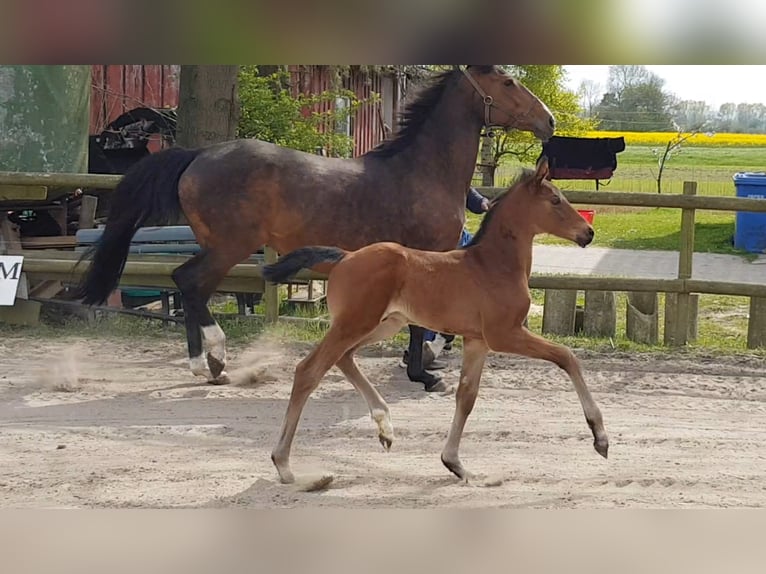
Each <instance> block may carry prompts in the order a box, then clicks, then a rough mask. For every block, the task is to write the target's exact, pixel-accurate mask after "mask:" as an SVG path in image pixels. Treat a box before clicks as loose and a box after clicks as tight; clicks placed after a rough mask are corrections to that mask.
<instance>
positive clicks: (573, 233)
mask: <svg viewBox="0 0 766 574" xmlns="http://www.w3.org/2000/svg"><path fill="white" fill-rule="evenodd" d="M547 176H548V160H547V159H546V158H541V159H540V161H539V162H538V164H537V167H536V169H535V170H534V171H533V170H525V171H524V172H523V173H522V175H521V176H520V177H519V178H518V180H517V181H516V182H515V183H514V184H513V185H512V186H511V187H510V188H509V189H508V190H507V191H506V192H504V194H503V195H501V196H500V197H498V198H497V199H496V200H495V201H493V203H492V206H491V208H490V210H489V212H488V213H487V215H486V216H485V218H484V221H483V223H482V225H481V228H480V229H479V231H478V233H477V234H476V236H475V237H474V240H473V242H472V243H471V244H470V245H469V246H467V247H466V248H463V249H458V250H454V251H448V252H434V251H420V250H415V249H409V248H407V247H403V246H401V245H399V244H396V243H375V244H373V245H369V246H367V247H363V248H362V249H359V250H357V251H352V252H348V251H343V250H341V249H337V248H333V247H308V248H302V249H298V250H295V251H293V252H292V253H289V254H288V255H286V256H284V257H282V258H281V259H280V260H279V261H278V262H277V263H275V264H272V265H269V266H267V267H266V268H265V269H264V277H265V278H266V279H267V280H269V281H274V282H280V281H285V280H286V279H288V278H289V277H291V276H292V275H294V274H295V273H296V272H297V271H299V270H300V269H302V268H311V267H314V266H317V265H320V264H321V265H322V267H323V268H324V269H327V268H328V267H330V268H331V270H330V272H329V280H328V293H327V304H328V307H329V311H330V314H331V317H332V323H331V327H330V329H329V331H328V332H327V334H326V335H325V337H324V339H323V340H322V341H321V342H320V343H319V344H318V345H317V347H316V348H315V349H314V350H313V351H312V352H311V353H310V354H309V355H308V356H307V357H306V358H305V359H303V360H302V361H301V362H300V363H299V364H298V366H297V367H296V369H295V378H294V382H293V388H292V392H291V395H290V400H289V403H288V407H287V413H286V415H285V419H284V424H283V427H282V432H281V435H280V437H279V442H278V444H277V445H276V448H275V449H274V451H273V452H272V460H273V461H274V464H275V466H276V468H277V471H278V473H279V477H280V479H281V481H282V482H284V483H291V482H293V481H294V476H293V473H292V471H291V470H290V447H291V444H292V441H293V437H294V436H295V431H296V428H297V425H298V420H299V419H300V415H301V412H302V410H303V407H304V405H305V403H306V400H307V399H308V397H309V395H310V394H311V392H312V391H313V390H314V389H315V388H316V387H317V385H318V384H319V381H320V380H321V379H322V377H323V376H324V374H325V373H326V372H327V371H328V370H329V369H330V368H331V367H332V366H333V365H336V366H337V367H338V368H339V369H340V370H341V371H342V372H343V374H344V375H345V376H346V377H347V378H348V379H349V381H351V383H352V384H353V385H354V387H355V388H356V389H357V390H358V391H359V392H360V393H361V395H362V396H363V397H364V399H365V400H366V401H367V404H368V406H369V408H370V413H371V415H372V418H373V420H374V421H375V422H376V424H377V426H378V436H379V439H380V442H381V443H382V444H383V446H384V447H385V448H386V449H388V448H390V446H391V443H392V441H393V438H394V431H393V426H392V424H391V417H390V414H389V409H388V405H387V404H386V402H385V400H384V399H383V397H381V395H380V394H379V393H378V391H377V390H376V389H375V388H374V387H373V386H372V384H371V383H370V381H369V380H368V379H367V377H365V375H364V374H362V373H361V371H359V369H358V368H357V365H356V363H355V362H354V352H355V351H356V350H357V349H358V348H360V347H362V346H363V345H367V344H370V343H372V342H375V341H380V340H382V339H386V338H388V337H391V336H392V335H394V334H395V333H397V332H398V331H399V330H400V329H401V328H402V327H403V326H404V325H407V324H408V323H411V324H416V325H421V326H424V327H427V328H428V329H431V330H434V331H436V332H441V333H453V334H456V335H462V336H463V338H464V346H463V366H462V370H461V373H460V383H459V386H458V389H457V394H456V408H455V415H454V418H453V420H452V426H451V428H450V431H449V435H448V438H447V442H446V445H445V447H444V450H443V451H442V455H441V459H442V462H443V463H444V465H445V466H446V467H447V468H448V469H449V470H450V471H452V472H453V473H454V474H456V475H457V476H458V477H459V478H461V479H467V478H468V476H469V473H468V472H466V470H465V468H464V467H463V465H462V463H461V462H460V457H459V456H458V447H459V444H460V438H461V436H462V434H463V428H464V426H465V423H466V420H467V418H468V415H469V414H470V413H471V410H472V409H473V405H474V402H475V401H476V395H477V393H478V388H479V381H480V379H481V372H482V369H483V367H484V360H485V358H486V356H487V353H488V352H489V351H498V352H502V353H515V354H518V355H525V356H527V357H533V358H537V359H544V360H547V361H551V362H553V363H555V364H556V365H558V366H559V367H561V368H562V369H564V370H565V371H566V372H567V374H568V375H569V377H570V378H571V380H572V383H573V384H574V388H575V390H576V391H577V395H578V397H579V399H580V403H581V404H582V408H583V411H584V414H585V420H586V421H587V423H588V426H589V427H590V429H591V431H592V433H593V438H594V442H593V446H594V448H595V449H596V451H597V452H598V453H599V454H601V455H602V456H604V457H605V458H606V456H607V450H608V439H607V435H606V431H605V430H604V423H603V420H602V417H601V412H600V410H599V408H598V406H597V405H596V403H595V401H594V400H593V398H592V397H591V395H590V392H589V391H588V388H587V386H586V384H585V381H584V379H583V376H582V372H581V370H580V365H579V362H578V360H577V358H576V357H575V356H574V354H573V353H572V352H571V351H570V350H569V349H568V348H566V347H564V346H562V345H557V344H554V343H551V342H549V341H547V340H545V339H543V338H542V337H539V336H537V335H535V334H533V333H531V332H530V331H528V330H527V329H526V328H525V327H524V325H523V323H524V319H525V317H526V316H527V312H528V311H529V305H530V296H529V289H528V279H529V274H530V270H531V266H532V241H533V238H534V237H535V235H537V234H539V233H550V234H553V235H556V236H558V237H561V238H563V239H568V240H571V241H573V242H575V243H577V244H578V245H580V246H581V247H585V246H586V245H588V244H589V243H590V242H591V240H592V239H593V228H592V227H591V226H590V225H589V224H588V223H587V222H586V221H585V220H584V219H583V218H582V217H581V216H580V214H578V213H577V211H576V210H575V209H574V208H573V207H572V206H571V205H570V204H569V202H568V201H567V200H566V198H565V197H563V196H562V195H561V192H560V191H559V190H558V189H557V188H556V187H555V186H554V185H553V184H552V183H550V181H548V179H547ZM424 285H428V289H427V290H426V289H424V288H423V286H424Z"/></svg>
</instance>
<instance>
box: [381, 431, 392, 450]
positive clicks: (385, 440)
mask: <svg viewBox="0 0 766 574" xmlns="http://www.w3.org/2000/svg"><path fill="white" fill-rule="evenodd" d="M378 440H380V444H382V445H383V448H384V449H386V450H387V451H389V450H391V445H392V444H393V443H394V441H392V440H391V438H390V437H387V436H384V435H382V434H379V435H378Z"/></svg>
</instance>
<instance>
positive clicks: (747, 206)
mask: <svg viewBox="0 0 766 574" xmlns="http://www.w3.org/2000/svg"><path fill="white" fill-rule="evenodd" d="M120 179H121V176H112V175H98V174H74V173H16V172H0V186H1V185H22V186H39V185H47V186H62V187H65V186H71V187H88V188H98V189H113V188H114V187H115V186H116V185H117V183H118V182H119V180H120ZM478 189H479V191H481V192H482V193H483V194H484V195H486V196H488V197H494V196H497V195H498V194H499V193H501V192H502V191H504V189H505V188H497V187H479V188H478ZM696 190H697V184H696V183H695V182H685V183H684V193H683V194H671V195H668V194H663V195H660V194H651V193H625V192H618V191H574V190H568V191H564V192H563V193H564V195H565V196H566V197H567V199H568V200H569V201H570V202H571V203H574V204H589V205H614V206H629V207H666V208H675V209H681V210H682V217H681V233H680V239H679V248H678V251H679V267H678V278H676V279H653V278H626V277H594V276H581V275H542V274H533V275H532V277H531V278H530V281H529V284H530V287H533V288H540V289H575V290H580V289H584V290H589V289H592V290H608V291H627V292H633V291H644V292H663V293H677V294H678V295H679V301H678V304H677V305H676V313H677V316H676V317H675V321H674V324H675V326H676V327H677V329H678V336H677V337H675V338H674V340H675V341H676V343H677V344H685V343H686V342H687V335H686V329H685V328H684V325H685V324H686V323H687V322H688V321H689V319H690V317H689V313H690V307H689V305H688V296H689V295H690V294H692V293H706V294H720V295H737V296H743V297H751V298H753V299H764V300H766V285H759V284H753V283H735V282H727V281H703V280H695V279H692V278H691V277H692V255H693V252H694V222H695V213H696V210H699V209H703V210H718V211H746V212H760V213H766V201H764V200H760V199H751V198H740V197H720V196H704V195H697V194H696ZM23 255H24V256H25V258H26V259H25V264H24V269H25V271H27V272H28V273H29V275H30V276H31V277H33V278H49V279H50V278H55V279H61V280H72V279H75V278H78V277H79V273H81V272H82V269H79V270H76V269H75V268H74V263H75V261H74V260H73V259H74V257H73V254H72V253H71V252H65V251H54V250H42V251H26V250H25V251H24V252H23ZM266 257H267V261H273V260H274V259H275V253H274V252H273V250H271V249H268V248H267V249H266ZM185 260H186V257H183V256H175V257H174V256H159V258H158V257H157V256H154V257H152V256H144V255H138V256H131V257H130V258H129V260H128V263H127V265H126V266H125V271H124V275H123V280H122V284H124V285H148V284H151V283H149V282H151V281H153V282H154V284H155V285H156V286H158V287H171V288H172V287H174V285H173V283H172V279H170V274H171V272H172V270H173V268H174V267H175V266H177V265H178V264H179V263H181V262H183V261H185ZM83 267H84V266H83ZM298 278H299V279H324V278H326V277H325V276H324V275H321V274H317V273H312V272H302V273H300V274H299V275H298ZM219 289H220V290H221V291H242V292H262V293H264V299H265V302H266V307H267V309H266V317H267V318H268V319H269V320H276V318H277V316H278V308H279V299H278V297H277V291H276V286H274V285H271V284H267V283H265V282H264V281H263V278H262V275H261V266H260V265H257V264H248V263H244V264H240V265H237V266H235V267H234V268H232V270H231V271H230V272H229V274H228V275H227V277H226V278H225V279H224V282H223V283H222V285H221V286H220V287H219ZM752 303H753V302H752V301H751V308H755V306H754V305H753V304H752ZM765 307H766V306H765ZM752 320H753V318H752V317H751V321H752Z"/></svg>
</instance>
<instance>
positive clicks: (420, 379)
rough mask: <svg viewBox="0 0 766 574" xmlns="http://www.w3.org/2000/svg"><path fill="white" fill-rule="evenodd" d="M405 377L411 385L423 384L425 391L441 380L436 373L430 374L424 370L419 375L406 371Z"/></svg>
mask: <svg viewBox="0 0 766 574" xmlns="http://www.w3.org/2000/svg"><path fill="white" fill-rule="evenodd" d="M407 376H408V377H409V379H410V380H411V381H412V382H413V383H423V384H424V385H425V386H426V389H428V388H429V387H432V386H433V385H435V384H436V383H438V382H439V381H441V380H442V376H441V375H439V374H437V373H430V372H428V371H426V370H422V371H420V372H419V373H415V372H412V371H409V370H408V371H407Z"/></svg>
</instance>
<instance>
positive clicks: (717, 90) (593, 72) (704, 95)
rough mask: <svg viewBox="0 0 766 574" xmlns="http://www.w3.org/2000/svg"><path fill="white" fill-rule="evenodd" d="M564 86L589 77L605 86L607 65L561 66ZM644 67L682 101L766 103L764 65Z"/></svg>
mask: <svg viewBox="0 0 766 574" xmlns="http://www.w3.org/2000/svg"><path fill="white" fill-rule="evenodd" d="M564 68H565V70H566V71H567V76H568V80H567V86H568V87H569V88H570V89H572V90H575V91H576V90H577V88H578V87H579V85H580V82H581V81H582V80H585V79H590V80H593V81H595V82H598V83H599V84H601V85H602V87H603V88H606V81H607V78H608V76H609V66H564ZM646 68H647V69H649V70H650V71H652V72H654V73H655V74H657V75H658V76H659V77H661V78H663V79H664V80H665V89H666V90H667V91H669V92H672V93H674V94H675V95H677V96H678V97H679V98H681V99H682V100H704V101H706V102H708V103H709V104H710V105H711V106H712V107H713V108H714V109H717V108H718V106H720V105H721V104H725V103H727V102H732V103H735V104H739V103H751V104H754V103H764V104H766V66H659V65H647V66H646Z"/></svg>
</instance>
